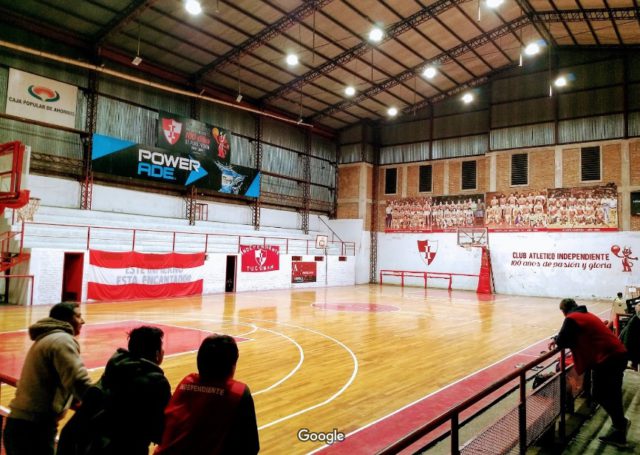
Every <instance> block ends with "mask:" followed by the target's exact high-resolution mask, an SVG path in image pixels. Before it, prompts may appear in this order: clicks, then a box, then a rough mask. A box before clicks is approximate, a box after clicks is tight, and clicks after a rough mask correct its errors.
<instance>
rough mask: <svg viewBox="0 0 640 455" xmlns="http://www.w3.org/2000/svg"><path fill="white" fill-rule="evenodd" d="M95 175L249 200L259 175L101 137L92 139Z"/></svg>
mask: <svg viewBox="0 0 640 455" xmlns="http://www.w3.org/2000/svg"><path fill="white" fill-rule="evenodd" d="M91 159H92V169H93V171H94V172H100V173H103V174H109V175H115V176H120V177H129V178H132V179H137V180H144V181H153V182H158V183H164V184H167V185H173V186H175V185H177V186H180V187H188V186H190V185H194V186H195V187H197V188H202V189H207V190H213V191H217V192H220V193H227V194H237V195H241V196H248V197H258V196H259V195H260V173H259V172H257V171H256V170H255V169H251V168H248V167H244V166H237V165H226V164H224V163H222V162H220V161H217V160H215V159H214V158H213V157H212V156H211V154H210V153H208V152H206V151H202V152H196V151H193V150H191V151H184V152H181V151H170V150H166V149H163V148H158V147H148V146H145V145H141V144H137V143H135V142H131V141H125V140H122V139H117V138H113V137H109V136H104V135H101V134H94V135H93V148H92V151H91Z"/></svg>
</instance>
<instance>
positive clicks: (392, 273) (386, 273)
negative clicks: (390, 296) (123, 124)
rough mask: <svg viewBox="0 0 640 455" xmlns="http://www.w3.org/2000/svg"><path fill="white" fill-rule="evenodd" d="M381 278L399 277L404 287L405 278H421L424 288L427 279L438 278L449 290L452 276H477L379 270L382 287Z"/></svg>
mask: <svg viewBox="0 0 640 455" xmlns="http://www.w3.org/2000/svg"><path fill="white" fill-rule="evenodd" d="M383 276H399V277H400V285H401V286H404V279H405V277H406V278H411V277H413V278H422V279H423V280H424V287H425V288H426V287H427V280H428V279H429V278H440V279H444V280H448V281H449V287H448V289H449V290H451V284H452V282H453V277H454V276H475V277H477V276H479V275H478V274H472V273H454V272H451V273H449V272H427V271H413V270H386V269H384V270H380V280H379V281H380V284H381V285H382V280H383V278H382V277H383Z"/></svg>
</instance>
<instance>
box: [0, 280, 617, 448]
mask: <svg viewBox="0 0 640 455" xmlns="http://www.w3.org/2000/svg"><path fill="white" fill-rule="evenodd" d="M479 296H482V295H481V294H476V293H475V292H467V291H452V292H449V291H447V290H440V289H426V290H425V289H420V288H417V287H404V288H402V287H398V286H386V285H385V286H379V285H368V286H367V285H365V286H356V287H340V288H320V289H307V290H298V291H262V292H245V293H238V294H235V295H233V294H227V295H225V294H219V295H209V296H203V297H198V298H183V299H172V300H154V301H128V302H112V303H107V302H105V303H91V304H86V305H83V306H82V311H83V316H84V319H85V321H86V325H85V326H84V328H83V331H82V334H81V335H80V337H79V341H80V344H81V347H82V356H83V359H84V361H85V363H86V365H87V367H89V368H91V369H92V377H94V378H98V377H99V376H100V374H101V372H102V367H103V366H104V365H105V363H106V361H107V360H108V358H109V356H110V355H111V354H112V353H113V351H114V350H115V349H116V348H117V347H121V346H125V345H126V332H127V331H128V330H130V329H131V328H133V327H135V326H138V325H142V324H152V325H156V326H158V327H160V328H162V329H163V330H164V332H165V351H166V355H165V360H164V363H163V364H162V367H163V369H164V371H165V373H166V375H167V377H168V378H169V380H170V382H171V384H172V385H174V386H175V385H176V384H177V383H178V382H179V381H180V379H182V377H184V376H185V375H186V374H188V373H190V372H192V371H195V351H196V350H197V348H198V346H199V343H200V340H201V339H203V338H204V337H205V336H207V335H208V334H210V333H224V334H228V335H231V336H233V337H235V338H236V340H237V341H238V344H239V349H240V359H239V362H238V369H237V373H236V377H237V378H238V379H239V380H242V381H245V382H246V383H247V384H248V385H249V387H250V388H251V391H252V393H253V396H254V400H255V405H256V412H257V418H258V426H259V429H260V431H259V434H260V444H261V448H262V450H261V453H267V454H277V453H291V454H303V453H308V452H311V451H314V450H317V449H320V452H321V453H325V452H326V453H337V454H347V453H351V452H352V451H353V450H354V448H358V449H359V450H360V451H361V452H360V453H364V452H367V453H373V452H375V451H377V450H381V449H382V448H384V447H385V446H386V445H388V444H390V443H392V442H395V441H396V440H398V439H400V438H401V437H402V436H404V434H405V433H408V432H410V431H411V430H412V429H413V428H414V427H415V426H416V421H420V422H426V421H428V420H430V419H431V418H434V417H436V416H437V415H439V414H441V413H442V412H444V411H446V410H447V409H448V408H450V407H451V406H452V405H454V404H456V403H458V402H459V401H461V399H462V398H463V397H466V396H470V395H472V394H473V393H475V392H478V391H480V390H482V389H483V388H485V387H487V386H488V385H490V384H491V383H493V382H495V381H496V380H497V379H499V378H501V377H503V376H505V375H506V374H508V373H511V372H512V371H514V370H515V369H516V368H517V367H518V366H521V365H522V364H523V363H527V362H529V361H531V360H533V359H535V358H536V357H538V356H539V354H540V352H541V351H545V350H546V349H547V348H546V345H547V344H548V340H549V337H550V336H552V335H554V334H555V333H556V332H557V330H558V328H559V327H560V325H561V324H562V318H563V317H562V313H560V311H559V310H558V299H543V298H526V299H525V298H521V297H514V296H499V295H491V296H483V297H479ZM588 305H589V309H590V311H593V312H596V313H602V315H603V316H606V315H607V314H608V311H609V309H610V304H609V303H608V302H589V303H588ZM46 312H47V308H39V307H31V308H20V307H14V308H5V309H3V312H2V316H3V317H2V327H1V329H2V333H1V334H0V341H1V343H0V364H2V365H3V371H0V373H1V374H2V375H3V376H4V377H9V378H14V379H15V377H16V376H15V375H16V374H19V371H20V365H21V361H22V359H23V357H24V355H25V353H26V350H27V349H28V347H29V345H30V344H31V342H30V341H29V340H28V337H27V336H26V333H25V330H24V329H25V327H26V326H27V325H29V324H30V323H32V322H34V321H36V320H37V319H39V318H41V317H44V316H45V315H46ZM12 394H13V388H12V387H8V386H6V385H4V386H3V387H2V405H4V406H7V404H8V402H9V400H10V399H11V396H12ZM304 428H306V429H308V430H309V431H310V432H316V433H331V432H332V431H333V430H334V429H335V430H336V431H337V432H338V433H342V434H344V435H345V436H346V440H345V441H344V442H341V443H340V444H333V445H331V446H328V447H324V448H323V444H321V443H318V442H312V441H301V440H300V438H299V437H298V432H299V431H300V430H301V429H304ZM362 451H364V452H362Z"/></svg>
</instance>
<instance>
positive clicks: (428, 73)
mask: <svg viewBox="0 0 640 455" xmlns="http://www.w3.org/2000/svg"><path fill="white" fill-rule="evenodd" d="M436 73H437V71H436V69H435V68H434V67H433V66H427V67H426V68H425V69H424V71H423V72H422V75H423V76H424V77H426V78H427V79H433V78H434V77H435V75H436Z"/></svg>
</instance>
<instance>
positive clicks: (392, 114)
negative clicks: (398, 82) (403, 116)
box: [387, 107, 398, 117]
mask: <svg viewBox="0 0 640 455" xmlns="http://www.w3.org/2000/svg"><path fill="white" fill-rule="evenodd" d="M387 114H389V116H390V117H395V116H396V115H398V109H396V108H395V107H390V108H389V109H387Z"/></svg>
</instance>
